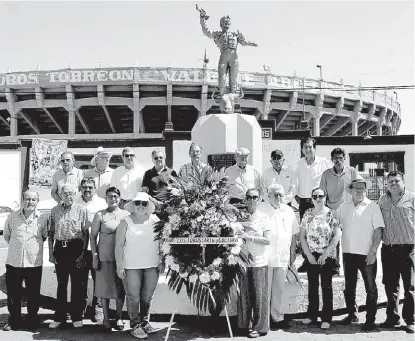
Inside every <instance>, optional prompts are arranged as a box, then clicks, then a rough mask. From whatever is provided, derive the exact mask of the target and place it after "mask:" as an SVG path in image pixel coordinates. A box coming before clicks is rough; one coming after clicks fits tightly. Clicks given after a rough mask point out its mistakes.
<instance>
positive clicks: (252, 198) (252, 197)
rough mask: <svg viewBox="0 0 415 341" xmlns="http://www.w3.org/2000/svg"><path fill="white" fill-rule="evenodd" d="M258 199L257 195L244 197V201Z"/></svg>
mask: <svg viewBox="0 0 415 341" xmlns="http://www.w3.org/2000/svg"><path fill="white" fill-rule="evenodd" d="M258 199H259V196H257V195H254V196H251V195H247V196H246V200H258Z"/></svg>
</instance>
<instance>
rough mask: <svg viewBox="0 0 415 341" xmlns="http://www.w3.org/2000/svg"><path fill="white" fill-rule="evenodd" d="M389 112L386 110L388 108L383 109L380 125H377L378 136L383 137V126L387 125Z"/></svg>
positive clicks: (379, 119) (379, 120)
mask: <svg viewBox="0 0 415 341" xmlns="http://www.w3.org/2000/svg"><path fill="white" fill-rule="evenodd" d="M387 110H388V109H386V107H383V108H382V110H381V111H380V115H379V118H378V123H377V133H378V136H382V128H383V124H384V123H385V118H386V112H387Z"/></svg>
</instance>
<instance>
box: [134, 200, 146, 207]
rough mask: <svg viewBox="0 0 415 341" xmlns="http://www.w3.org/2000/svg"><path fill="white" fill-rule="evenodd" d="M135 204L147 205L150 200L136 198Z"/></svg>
mask: <svg viewBox="0 0 415 341" xmlns="http://www.w3.org/2000/svg"><path fill="white" fill-rule="evenodd" d="M134 205H135V206H140V205H143V207H147V205H148V201H142V200H136V201H134Z"/></svg>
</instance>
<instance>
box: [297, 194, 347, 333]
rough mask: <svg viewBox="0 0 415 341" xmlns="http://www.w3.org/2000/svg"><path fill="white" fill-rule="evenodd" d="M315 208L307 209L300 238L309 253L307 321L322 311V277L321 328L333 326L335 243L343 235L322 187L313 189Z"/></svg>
mask: <svg viewBox="0 0 415 341" xmlns="http://www.w3.org/2000/svg"><path fill="white" fill-rule="evenodd" d="M311 199H312V201H313V205H314V208H310V209H308V210H307V211H306V212H305V213H304V216H303V219H302V221H301V225H300V241H301V246H302V248H303V251H304V254H305V256H306V259H305V265H306V269H307V278H308V310H307V314H308V318H307V319H305V320H304V321H303V323H304V324H306V325H310V324H316V323H317V318H318V312H319V303H320V299H319V290H318V286H319V278H321V291H322V294H323V310H322V314H321V321H322V323H321V329H324V330H328V329H330V324H331V321H332V317H333V287H332V282H333V275H334V274H335V273H336V270H337V268H338V263H337V261H336V245H337V243H338V242H339V240H340V238H341V229H342V226H341V224H340V220H339V218H338V216H337V214H336V212H335V211H333V210H332V209H330V208H328V207H327V206H326V205H325V203H326V196H325V194H324V191H323V190H322V189H321V188H314V189H313V190H312V192H311Z"/></svg>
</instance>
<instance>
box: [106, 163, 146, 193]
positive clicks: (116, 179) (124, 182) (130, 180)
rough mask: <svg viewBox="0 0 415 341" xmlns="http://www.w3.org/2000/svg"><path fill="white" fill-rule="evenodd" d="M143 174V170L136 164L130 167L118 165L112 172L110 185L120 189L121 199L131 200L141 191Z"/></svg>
mask: <svg viewBox="0 0 415 341" xmlns="http://www.w3.org/2000/svg"><path fill="white" fill-rule="evenodd" d="M143 176H144V170H143V169H142V168H141V167H140V166H138V165H137V164H136V165H134V167H133V168H131V169H127V168H125V166H120V167H118V168H117V169H116V170H114V173H112V177H111V184H110V186H111V187H116V188H118V189H119V190H120V194H121V199H123V200H131V199H132V198H134V197H135V196H136V195H137V193H138V192H140V191H141V186H142V183H143Z"/></svg>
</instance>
